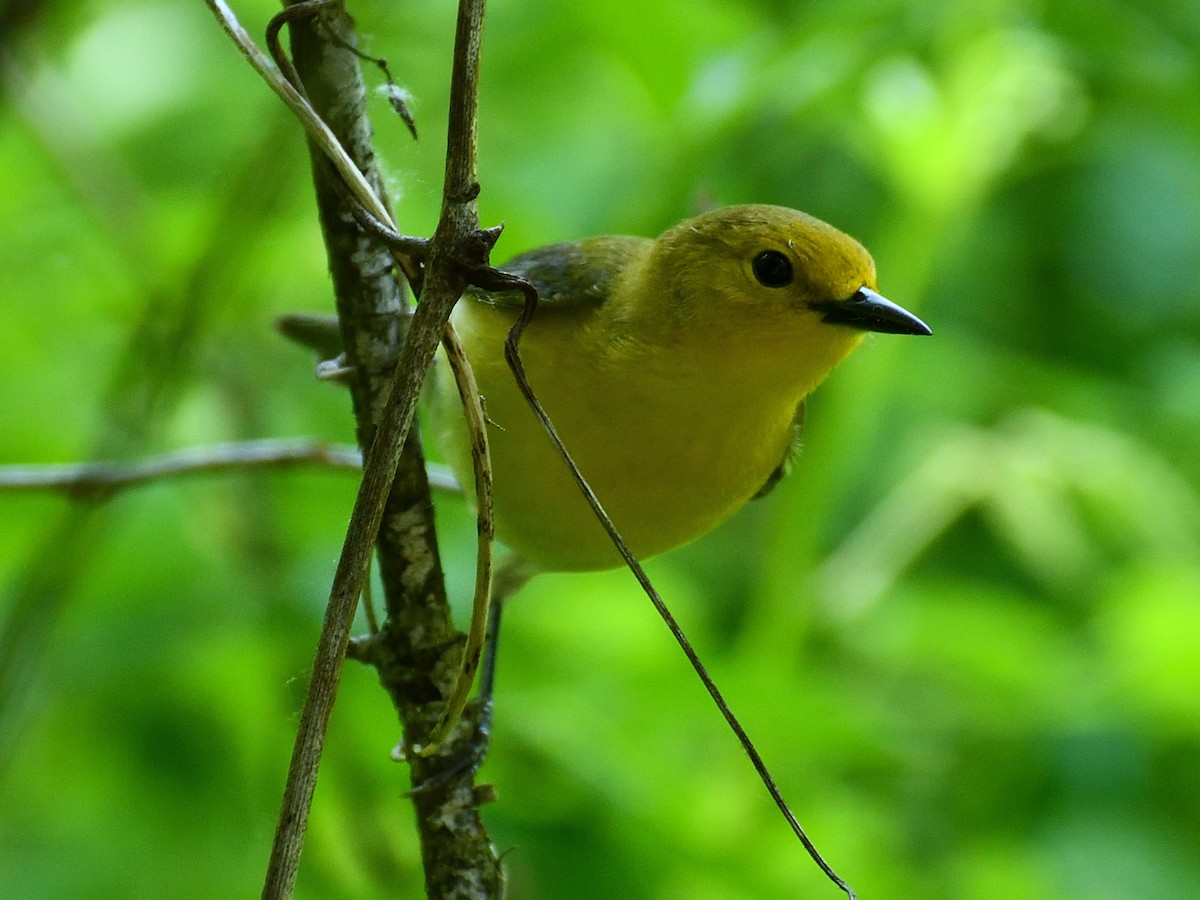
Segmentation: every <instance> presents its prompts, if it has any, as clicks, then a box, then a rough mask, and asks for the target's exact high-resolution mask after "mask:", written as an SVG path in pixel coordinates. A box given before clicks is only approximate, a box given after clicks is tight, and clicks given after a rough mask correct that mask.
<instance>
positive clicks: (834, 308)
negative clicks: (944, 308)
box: [810, 287, 933, 334]
mask: <svg viewBox="0 0 1200 900" xmlns="http://www.w3.org/2000/svg"><path fill="white" fill-rule="evenodd" d="M810 306H811V307H812V308H813V309H815V310H817V312H820V313H822V316H821V321H822V322H828V323H830V324H831V325H848V326H849V327H851V328H857V329H859V330H860V331H879V332H883V333H885V334H933V330H932V329H931V328H930V327H929V326H928V325H926V324H925V323H924V322H922V321H921V320H920V319H918V318H917V317H916V316H914V315H913V314H912V313H910V312H909V311H908V310H906V309H904V308H903V307H900V306H897V305H896V304H895V303H893V302H892V301H891V300H889V299H888V298H887V297H884V296H883V295H882V294H877V293H876V292H875V291H873V290H871V289H870V288H868V287H861V288H859V289H858V290H857V291H855V292H854V296H853V297H851V298H850V299H849V300H826V301H823V302H821V303H813V304H810Z"/></svg>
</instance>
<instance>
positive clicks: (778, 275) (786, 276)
mask: <svg viewBox="0 0 1200 900" xmlns="http://www.w3.org/2000/svg"><path fill="white" fill-rule="evenodd" d="M750 268H752V269H753V270H754V277H755V278H757V279H758V283H759V284H761V285H762V286H763V287H769V288H779V287H786V286H787V285H789V284H791V283H792V261H791V260H790V259H788V258H787V257H786V256H784V255H783V254H782V253H780V252H779V251H778V250H764V251H763V252H762V253H760V254H758V256H756V257H754V260H753V261H752V262H751V263H750Z"/></svg>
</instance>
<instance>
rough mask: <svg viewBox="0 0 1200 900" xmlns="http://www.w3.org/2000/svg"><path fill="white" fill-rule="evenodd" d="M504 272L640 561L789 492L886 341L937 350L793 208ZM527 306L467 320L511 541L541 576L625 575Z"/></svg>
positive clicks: (448, 405)
mask: <svg viewBox="0 0 1200 900" xmlns="http://www.w3.org/2000/svg"><path fill="white" fill-rule="evenodd" d="M503 268H504V269H505V270H506V271H510V272H513V273H514V274H518V275H521V276H523V277H524V278H526V279H527V280H529V281H530V282H532V283H533V284H534V286H535V287H537V289H538V293H539V295H540V297H541V303H540V305H539V306H538V311H537V314H536V315H535V316H534V319H533V321H532V323H531V324H530V325H529V327H528V329H527V330H526V332H525V334H524V337H523V338H522V340H521V357H522V359H523V360H524V363H525V368H526V371H527V373H528V378H529V382H530V384H531V385H532V386H533V389H534V391H535V392H536V393H537V395H538V397H539V399H540V400H541V403H542V405H543V406H544V407H545V409H546V411H547V412H548V413H549V415H550V418H551V419H552V420H553V421H554V423H555V425H556V427H557V429H558V431H559V434H560V435H561V436H562V439H563V442H564V444H565V445H566V447H567V449H568V450H569V451H570V453H571V455H572V456H573V458H574V460H575V462H576V464H577V465H578V467H579V469H580V471H581V472H582V473H583V475H584V477H585V478H586V479H587V480H588V482H589V483H590V484H591V486H592V488H593V489H594V490H595V492H596V494H597V496H598V497H599V499H600V502H601V503H602V504H603V505H604V507H605V509H606V510H607V512H608V513H609V515H610V517H611V518H612V521H613V523H614V524H615V526H616V528H617V530H618V531H620V533H621V534H622V536H623V537H624V538H625V541H626V542H627V544H628V545H629V548H630V549H631V550H632V551H633V553H634V555H635V556H637V557H639V558H641V559H645V558H647V557H650V556H654V555H655V554H658V553H662V552H664V551H666V550H670V549H672V548H673V547H678V546H679V545H681V544H685V543H687V542H688V541H691V540H693V539H695V538H697V537H699V536H700V535H702V534H704V533H705V532H707V531H709V530H710V529H712V528H713V527H715V526H716V525H718V524H719V523H720V522H722V521H723V520H725V519H726V518H728V517H729V516H730V515H732V514H733V513H734V512H735V511H737V510H738V509H739V508H740V507H741V506H742V505H744V504H745V503H746V502H747V501H748V500H750V499H751V498H752V497H754V496H756V495H759V494H761V493H763V492H764V491H765V490H766V489H769V488H770V486H772V485H773V484H774V483H775V481H776V480H778V478H779V476H780V475H781V474H782V473H783V471H784V470H785V468H786V466H787V463H788V461H789V460H790V457H791V455H792V453H793V451H794V447H795V442H796V433H797V430H798V421H799V418H798V416H799V413H800V411H801V410H802V409H803V403H804V399H805V397H807V396H808V394H809V393H810V392H811V391H812V390H813V389H814V388H815V387H816V386H817V385H818V384H819V383H820V382H821V380H822V379H823V378H824V377H825V376H826V375H827V374H828V373H829V371H830V370H831V369H832V368H833V367H834V366H835V365H837V364H838V363H839V362H840V361H841V360H842V359H844V358H845V357H846V356H847V354H849V353H850V351H852V350H853V349H854V348H855V347H856V346H857V345H858V344H859V342H860V341H861V340H862V339H863V336H864V335H865V334H866V333H867V332H869V331H878V332H890V333H899V334H930V330H929V328H928V327H927V326H926V325H925V323H924V322H922V321H921V320H920V319H918V318H917V317H916V316H914V315H912V314H911V313H909V312H907V311H905V310H904V309H901V308H900V307H899V306H897V305H895V304H894V303H892V302H890V301H889V300H887V299H885V298H884V297H882V296H881V295H880V294H879V293H877V290H876V289H877V285H876V280H875V264H874V262H873V261H872V259H871V256H870V254H869V253H867V251H866V250H865V249H864V248H863V247H862V245H861V244H859V243H858V242H857V241H855V240H854V239H853V238H851V237H849V236H847V235H845V234H843V233H842V232H840V231H838V230H837V229H836V228H833V227H832V226H830V225H827V224H825V223H824V222H822V221H820V220H818V219H815V218H813V217H812V216H808V215H805V214H804V213H801V212H796V211H795V210H791V209H785V208H782V207H777V206H759V205H753V206H733V207H726V208H723V209H718V210H715V211H712V212H707V213H704V214H703V215H700V216H697V217H695V218H692V219H688V220H687V221H684V222H682V223H680V224H679V225H676V226H675V227H674V228H671V229H670V230H668V231H666V232H665V233H663V234H662V235H661V236H660V237H658V238H657V239H649V238H639V237H599V238H591V239H587V240H582V241H576V242H572V243H563V244H555V245H552V246H549V247H544V248H541V249H537V250H533V251H530V252H528V253H525V254H522V255H521V256H518V257H516V258H515V259H513V260H512V261H510V262H509V263H508V264H507V265H505V266H504V267H503ZM522 304H523V297H522V296H520V295H518V294H511V295H510V294H487V293H482V292H473V293H469V294H467V295H466V296H465V297H464V298H463V300H462V301H461V302H460V303H459V304H458V306H457V308H456V309H455V311H454V315H453V322H454V326H455V328H456V329H457V330H458V332H459V335H460V337H461V339H462V342H463V345H464V347H465V349H466V353H467V356H468V358H469V359H470V361H471V364H472V367H473V368H474V371H475V376H476V379H477V380H478V383H479V388H480V393H481V394H482V396H483V400H484V404H485V411H486V414H487V418H488V421H489V422H490V423H491V427H490V428H489V434H488V438H489V441H490V443H491V458H492V472H493V476H494V508H495V521H496V536H497V538H498V539H499V540H500V541H501V542H503V543H504V544H505V545H507V546H508V547H510V548H511V549H512V550H513V551H514V552H515V553H516V554H517V555H518V556H519V558H520V559H521V561H522V562H523V563H524V565H525V567H526V571H530V572H536V571H580V570H588V569H605V568H612V567H615V566H619V565H621V564H622V561H621V557H620V556H619V555H618V553H617V551H616V550H615V549H614V547H613V545H612V543H611V541H610V540H609V538H608V535H607V534H606V533H605V531H604V529H603V527H602V526H601V525H600V524H599V522H598V521H597V520H596V518H595V516H594V515H593V513H592V510H591V508H590V507H589V506H588V504H587V502H586V501H585V499H584V498H583V495H582V494H581V492H580V491H579V489H578V487H577V486H576V485H575V483H574V482H573V480H572V479H571V476H570V474H569V473H568V471H567V469H566V466H565V465H564V463H563V461H562V460H561V459H560V458H559V457H558V455H557V453H556V452H555V450H554V448H553V446H552V444H551V442H550V439H549V438H548V437H547V435H546V434H545V433H544V431H543V430H542V427H541V425H540V423H539V422H538V421H537V419H536V418H535V417H534V415H533V413H532V412H531V410H530V409H529V406H528V404H527V403H526V401H525V399H524V397H522V395H521V394H520V393H519V391H518V389H517V387H516V385H515V383H514V381H513V375H512V373H511V371H510V370H509V368H508V365H507V364H506V362H505V359H504V339H505V336H506V335H507V333H508V331H509V329H510V328H511V327H512V324H513V322H514V321H515V319H516V316H517V314H518V313H519V311H520V309H521V306H522ZM447 368H448V367H447V366H446V365H445V364H444V360H443V361H442V365H441V366H440V367H439V370H438V371H437V372H436V374H435V377H434V379H433V386H432V389H431V391H430V395H431V399H430V404H429V413H430V420H431V423H432V425H433V428H434V430H435V432H436V436H437V438H438V439H439V441H440V443H441V446H442V447H443V449H444V452H445V453H446V455H447V457H448V460H447V461H448V462H449V463H450V465H451V467H452V468H453V469H454V470H455V472H456V474H457V475H458V477H459V480H460V481H461V482H462V483H464V484H470V483H471V477H472V476H471V471H472V470H471V459H470V449H469V448H470V444H469V441H468V440H467V437H466V431H465V424H464V421H463V415H462V411H461V403H460V400H459V397H458V392H457V389H456V387H455V385H454V381H453V378H452V377H451V376H450V374H449V372H448V371H447Z"/></svg>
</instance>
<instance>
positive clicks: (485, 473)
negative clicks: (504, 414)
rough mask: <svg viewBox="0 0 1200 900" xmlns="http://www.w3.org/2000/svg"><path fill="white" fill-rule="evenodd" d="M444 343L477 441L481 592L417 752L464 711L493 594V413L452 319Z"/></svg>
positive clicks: (428, 749)
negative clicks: (449, 682) (450, 679)
mask: <svg viewBox="0 0 1200 900" xmlns="http://www.w3.org/2000/svg"><path fill="white" fill-rule="evenodd" d="M442 347H443V348H445V351H446V359H447V360H448V361H449V363H450V370H451V371H452V372H453V373H454V381H455V384H456V385H457V386H458V394H459V397H460V398H461V399H462V405H463V412H464V413H465V415H466V420H467V421H466V424H467V432H468V435H469V436H470V441H471V464H472V467H473V470H474V474H475V516H476V529H475V530H476V534H477V535H478V537H477V542H476V549H475V596H474V599H473V600H472V603H471V625H470V628H469V629H468V630H467V642H466V644H465V645H464V646H463V652H462V663H461V664H460V665H459V669H458V677H457V678H456V679H455V681H454V687H453V688H451V690H450V693H449V694H448V695H447V696H446V704H445V707H444V708H443V710H442V714H441V716H439V717H438V721H437V724H436V725H435V726H434V728H433V733H432V734H431V735H430V736H429V744H428V745H427V746H425V747H419V748H418V747H414V748H413V750H414V752H417V753H420V754H422V755H428V754H429V753H432V752H434V751H436V750H437V748H438V747H439V746H440V745H441V743H442V742H443V741H444V740H445V739H446V737H447V736H448V735H449V733H450V730H451V729H452V728H453V727H454V725H455V723H457V722H458V718H459V716H460V715H462V711H463V707H464V706H466V703H467V697H468V696H470V693H471V685H472V684H473V683H474V682H475V673H476V671H478V668H479V657H480V654H481V652H482V650H483V644H484V638H485V637H486V634H487V623H488V604H489V603H490V602H491V598H492V543H493V541H494V540H495V535H496V526H495V522H494V519H493V515H492V462H491V456H490V454H489V452H488V438H487V417H486V416H485V415H484V412H483V403H482V402H481V400H480V393H479V385H478V383H477V382H476V381H475V372H474V370H472V368H471V364H470V362H469V361H468V360H467V353H466V350H465V349H463V345H462V341H461V340H459V337H458V332H457V331H455V330H454V326H453V325H452V324H450V323H449V322H447V323H446V333H445V335H443V337H442Z"/></svg>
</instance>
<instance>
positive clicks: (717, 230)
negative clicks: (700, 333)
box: [652, 205, 930, 336]
mask: <svg viewBox="0 0 1200 900" xmlns="http://www.w3.org/2000/svg"><path fill="white" fill-rule="evenodd" d="M653 260H654V261H653V262H652V266H653V267H654V268H655V269H656V270H657V271H658V273H661V275H657V273H656V276H655V277H661V278H662V279H663V281H664V282H666V283H669V284H670V285H671V291H670V293H669V297H670V299H671V303H672V304H673V305H674V306H675V307H676V312H677V313H678V314H679V315H680V317H681V318H684V319H686V318H691V317H699V318H708V317H709V315H715V316H717V317H718V318H722V319H725V321H726V324H727V325H732V324H734V322H735V321H736V320H737V319H739V318H742V317H745V316H750V317H752V318H754V319H757V320H758V321H761V322H762V323H763V325H764V326H767V327H781V328H783V329H784V331H785V332H786V331H790V330H792V329H791V328H790V327H789V322H790V323H794V324H795V325H796V326H799V327H802V328H804V329H805V330H808V329H809V328H810V327H811V326H813V325H815V324H817V323H821V324H823V325H826V326H833V327H835V328H837V329H839V330H840V329H849V330H851V331H856V332H859V333H860V334H859V335H858V336H861V333H863V332H868V331H879V332H887V333H892V334H930V329H929V327H928V326H927V325H925V323H924V322H922V321H921V320H920V319H918V318H917V317H916V316H914V315H913V314H912V313H910V312H908V311H906V310H904V309H902V308H901V307H899V306H897V305H896V304H894V303H892V302H891V301H889V300H887V299H886V298H884V297H883V296H882V295H880V294H879V293H878V291H877V289H876V280H875V263H874V261H873V260H872V259H871V255H870V254H869V253H868V252H867V251H866V249H865V248H864V247H863V246H862V245H861V244H860V243H858V241H856V240H854V238H852V237H850V236H849V235H847V234H844V233H842V232H841V231H838V230H837V229H836V228H834V227H833V226H832V225H827V224H826V223H825V222H822V221H821V220H820V219H815V218H813V217H812V216H809V215H806V214H805V213H802V212H797V211H796V210H793V209H786V208H784V207H780V206H761V205H751V206H730V207H725V208H722V209H717V210H714V211H712V212H707V213H704V214H703V215H700V216H696V217H695V218H693V219H688V220H687V221H685V222H682V223H680V224H679V225H677V226H675V227H674V228H672V229H671V230H669V231H667V232H666V233H665V234H663V235H662V236H661V237H660V238H659V239H658V241H657V244H656V247H655V251H654V254H653ZM731 320H732V321H731ZM847 336H848V335H847Z"/></svg>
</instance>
